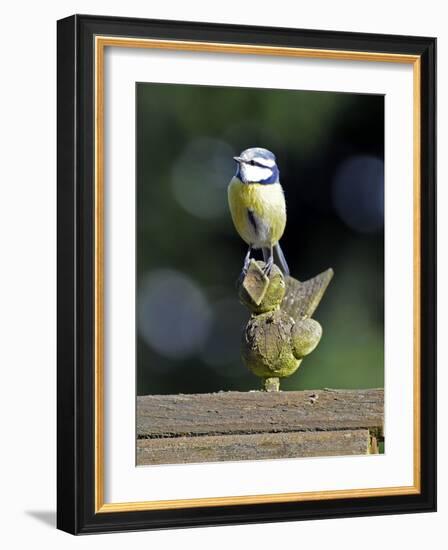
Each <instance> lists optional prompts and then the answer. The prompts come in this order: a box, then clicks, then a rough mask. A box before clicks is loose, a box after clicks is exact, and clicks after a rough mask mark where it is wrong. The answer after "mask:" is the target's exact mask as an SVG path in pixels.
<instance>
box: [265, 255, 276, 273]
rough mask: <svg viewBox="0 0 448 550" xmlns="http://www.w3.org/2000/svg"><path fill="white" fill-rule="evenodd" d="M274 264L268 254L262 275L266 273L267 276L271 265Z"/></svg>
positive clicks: (272, 258)
mask: <svg viewBox="0 0 448 550" xmlns="http://www.w3.org/2000/svg"><path fill="white" fill-rule="evenodd" d="M273 265H274V257H273V256H269V258H268V261H267V262H266V263H265V265H264V266H263V270H262V271H263V275H266V277H269V276H270V274H271V271H272V266H273Z"/></svg>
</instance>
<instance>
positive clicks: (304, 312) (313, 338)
mask: <svg viewBox="0 0 448 550" xmlns="http://www.w3.org/2000/svg"><path fill="white" fill-rule="evenodd" d="M264 265H265V264H264V263H263V262H256V261H255V260H251V262H250V264H249V268H248V270H247V273H246V274H245V276H244V277H242V278H241V279H240V280H239V281H238V296H239V298H240V301H241V302H242V304H244V305H245V306H246V307H247V308H248V309H249V311H250V312H251V314H252V315H251V318H250V319H249V322H248V324H247V326H246V329H245V331H244V334H243V340H242V358H243V361H244V363H245V364H246V366H247V367H248V368H249V369H250V370H251V371H252V372H253V373H254V374H255V375H257V376H259V377H260V378H262V380H263V389H264V390H265V391H269V392H272V391H279V389H280V378H284V377H286V376H290V375H291V374H293V373H294V372H295V371H296V370H297V369H298V368H299V366H300V364H301V362H302V359H303V358H304V357H305V356H306V355H308V354H309V353H311V352H312V351H313V350H314V349H315V348H316V346H317V345H318V343H319V341H320V339H321V336H322V327H321V326H320V324H319V323H318V322H317V321H315V320H314V319H311V315H312V314H313V312H314V311H315V309H316V308H317V306H318V304H319V302H320V300H321V299H322V296H323V295H324V292H325V290H326V288H327V286H328V284H329V282H330V280H331V278H332V277H333V270H331V269H329V270H327V271H325V272H324V273H322V274H320V275H318V276H317V277H314V278H313V279H310V280H309V281H306V282H305V283H301V282H300V281H298V280H297V279H294V278H293V277H289V276H288V277H286V279H285V277H284V276H283V274H282V272H281V271H280V269H279V268H278V267H277V266H276V265H274V266H273V267H272V270H271V273H270V275H269V277H267V276H266V275H265V274H264V272H263V267H264Z"/></svg>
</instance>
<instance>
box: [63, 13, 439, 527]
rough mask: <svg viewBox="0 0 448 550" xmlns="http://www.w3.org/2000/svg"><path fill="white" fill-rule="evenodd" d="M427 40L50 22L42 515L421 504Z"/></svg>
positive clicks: (429, 152) (428, 187)
mask: <svg viewBox="0 0 448 550" xmlns="http://www.w3.org/2000/svg"><path fill="white" fill-rule="evenodd" d="M435 51H436V41H435V39H434V38H424V37H409V36H392V35H390V36H385V35H368V34H356V33H344V32H333V31H316V30H297V29H279V28H276V29H274V28H262V27H246V26H233V25H217V24H212V23H207V24H206V23H190V22H178V21H156V20H140V19H126V18H111V17H97V16H87V15H75V16H72V17H69V18H66V19H63V20H61V21H59V22H58V527H59V528H60V529H62V530H65V531H67V532H70V533H73V534H81V533H95V532H108V531H124V530H136V529H156V528H166V527H185V526H201V525H225V524H236V523H249V522H267V521H287V520H300V519H314V518H330V517H347V516H361V515H374V514H391V513H405V512H424V511H434V510H435V506H436V504H435V502H436V486H435V480H436V463H435V457H436V454H435V421H436V418H435V410H436V393H435V365H436V359H435V338H436V337H435V334H436V328H435V324H436V321H435V319H436V308H435V292H436V283H435V273H436V269H435V267H436V257H435V250H436V242H435V239H436V236H435V150H436V149H435Z"/></svg>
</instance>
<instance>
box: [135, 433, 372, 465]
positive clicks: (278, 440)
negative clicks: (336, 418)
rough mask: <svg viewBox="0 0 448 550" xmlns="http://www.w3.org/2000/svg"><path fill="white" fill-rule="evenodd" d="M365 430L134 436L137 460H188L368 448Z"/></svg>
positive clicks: (364, 451) (364, 450) (323, 453)
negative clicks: (200, 435) (138, 437)
mask: <svg viewBox="0 0 448 550" xmlns="http://www.w3.org/2000/svg"><path fill="white" fill-rule="evenodd" d="M369 438H370V436H369V431H368V430H342V431H335V432H293V433H263V434H249V435H218V436H202V437H174V438H173V437H172V438H162V439H139V440H137V464H138V465H139V466H144V465H150V464H179V463H180V464H187V463H194V462H196V463H197V462H219V461H223V460H225V461H232V460H260V459H274V458H297V457H312V456H339V455H362V454H368V452H369Z"/></svg>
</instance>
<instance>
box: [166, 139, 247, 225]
mask: <svg viewBox="0 0 448 550" xmlns="http://www.w3.org/2000/svg"><path fill="white" fill-rule="evenodd" d="M235 154H236V153H235V152H234V150H233V149H232V147H230V145H229V144H227V143H226V142H225V141H221V140H218V139H212V138H207V137H201V138H198V139H195V140H194V141H191V142H190V143H189V144H188V145H187V147H186V148H185V150H184V152H183V153H182V155H181V156H180V157H179V158H178V159H177V160H176V161H175V162H174V166H173V170H172V180H171V181H172V190H173V194H174V197H175V199H176V200H177V202H178V203H179V204H180V206H181V207H182V208H183V209H184V210H186V211H187V212H188V213H189V214H192V215H193V216H197V217H198V218H202V219H213V218H217V217H219V216H222V215H224V214H227V197H226V188H227V184H228V183H229V181H230V178H231V177H232V175H233V173H234V171H235V166H234V161H233V158H232V157H233V156H234V155H235Z"/></svg>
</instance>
